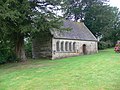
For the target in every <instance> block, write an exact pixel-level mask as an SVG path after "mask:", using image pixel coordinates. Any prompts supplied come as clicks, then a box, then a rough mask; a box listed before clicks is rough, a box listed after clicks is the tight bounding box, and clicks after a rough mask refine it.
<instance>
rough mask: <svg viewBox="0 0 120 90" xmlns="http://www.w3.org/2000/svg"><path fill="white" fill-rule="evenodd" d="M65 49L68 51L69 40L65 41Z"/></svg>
mask: <svg viewBox="0 0 120 90" xmlns="http://www.w3.org/2000/svg"><path fill="white" fill-rule="evenodd" d="M65 51H68V42H65Z"/></svg>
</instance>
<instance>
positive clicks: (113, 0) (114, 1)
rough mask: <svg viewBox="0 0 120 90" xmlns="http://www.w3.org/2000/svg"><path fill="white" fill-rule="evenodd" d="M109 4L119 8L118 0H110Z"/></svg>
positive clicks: (119, 1) (119, 2) (119, 0)
mask: <svg viewBox="0 0 120 90" xmlns="http://www.w3.org/2000/svg"><path fill="white" fill-rule="evenodd" d="M110 5H111V6H116V7H118V8H119V10H120V0H110Z"/></svg>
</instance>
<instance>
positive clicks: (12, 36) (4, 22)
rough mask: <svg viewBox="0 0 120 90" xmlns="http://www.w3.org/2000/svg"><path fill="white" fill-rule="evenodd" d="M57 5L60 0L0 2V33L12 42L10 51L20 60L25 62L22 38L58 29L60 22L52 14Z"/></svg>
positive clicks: (7, 0) (0, 0)
mask: <svg viewBox="0 0 120 90" xmlns="http://www.w3.org/2000/svg"><path fill="white" fill-rule="evenodd" d="M59 3H60V0H59V1H56V0H51V1H50V0H43V1H41V0H0V21H1V22H0V31H2V32H3V33H4V34H5V36H6V38H5V39H6V40H9V41H10V42H12V47H11V48H12V49H11V50H12V51H14V53H15V55H16V56H17V57H18V58H19V59H20V60H22V61H25V60H26V57H25V50H24V38H27V37H30V36H31V35H32V34H33V33H35V32H39V31H46V32H47V31H49V29H50V28H59V27H60V24H61V21H60V20H59V17H58V16H57V15H56V14H55V13H54V12H53V10H54V11H55V10H56V9H57V6H58V5H59ZM0 35H3V34H0ZM1 40H2V39H1Z"/></svg>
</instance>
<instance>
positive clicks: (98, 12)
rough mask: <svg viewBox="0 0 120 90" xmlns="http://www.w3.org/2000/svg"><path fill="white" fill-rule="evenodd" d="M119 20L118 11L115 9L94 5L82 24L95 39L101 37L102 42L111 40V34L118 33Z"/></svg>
mask: <svg viewBox="0 0 120 90" xmlns="http://www.w3.org/2000/svg"><path fill="white" fill-rule="evenodd" d="M119 20H120V19H119V11H118V9H117V8H116V7H110V6H109V5H104V6H103V5H99V4H96V5H92V7H91V8H89V10H88V11H87V12H86V15H85V21H84V22H85V24H86V25H87V27H89V29H90V30H91V31H92V33H93V34H94V35H95V36H96V37H99V36H101V35H102V38H103V39H104V40H105V39H107V40H112V39H110V38H111V36H112V38H113V33H116V31H118V26H119V24H118V22H119Z"/></svg>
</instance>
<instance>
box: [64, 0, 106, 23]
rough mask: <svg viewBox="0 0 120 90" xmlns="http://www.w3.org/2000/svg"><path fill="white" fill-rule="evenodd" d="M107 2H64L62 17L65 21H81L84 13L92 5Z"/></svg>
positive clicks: (92, 0)
mask: <svg viewBox="0 0 120 90" xmlns="http://www.w3.org/2000/svg"><path fill="white" fill-rule="evenodd" d="M105 2H108V0H64V5H63V6H64V12H65V14H64V16H65V17H66V18H67V19H74V20H75V21H77V20H79V19H80V20H83V19H84V18H85V13H86V11H87V10H88V9H89V8H90V7H91V6H92V5H93V4H100V5H103V4H105Z"/></svg>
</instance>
